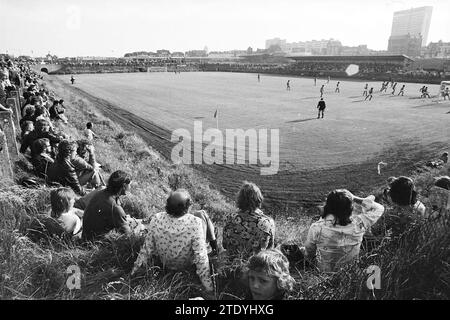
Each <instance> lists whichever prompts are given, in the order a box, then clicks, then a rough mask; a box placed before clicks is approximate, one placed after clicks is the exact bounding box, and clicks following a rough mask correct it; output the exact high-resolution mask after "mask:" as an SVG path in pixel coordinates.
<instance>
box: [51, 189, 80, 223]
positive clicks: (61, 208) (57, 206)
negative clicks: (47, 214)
mask: <svg viewBox="0 0 450 320" xmlns="http://www.w3.org/2000/svg"><path fill="white" fill-rule="evenodd" d="M72 199H75V193H74V192H73V190H72V189H70V188H58V189H55V190H52V191H50V203H51V205H52V217H53V218H59V217H60V216H61V214H62V213H64V212H67V211H69V209H70V201H71V200H72Z"/></svg>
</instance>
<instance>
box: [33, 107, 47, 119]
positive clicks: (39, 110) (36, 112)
mask: <svg viewBox="0 0 450 320" xmlns="http://www.w3.org/2000/svg"><path fill="white" fill-rule="evenodd" d="M44 113H45V107H43V106H36V107H35V109H34V116H35V117H36V118H37V117H39V116H40V115H42V114H44Z"/></svg>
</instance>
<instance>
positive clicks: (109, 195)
mask: <svg viewBox="0 0 450 320" xmlns="http://www.w3.org/2000/svg"><path fill="white" fill-rule="evenodd" d="M130 185H131V176H130V175H129V174H127V173H125V172H123V171H120V170H119V171H115V172H113V173H112V174H111V176H110V177H109V180H108V184H107V187H106V189H103V190H100V191H97V190H96V191H95V194H94V195H93V197H92V198H91V199H90V201H89V202H88V203H87V206H86V209H85V211H84V216H83V228H84V231H83V239H84V240H89V241H93V240H97V239H98V238H100V237H102V236H104V235H105V234H106V233H108V232H109V231H111V230H117V231H119V232H122V233H131V232H132V229H131V228H130V225H129V221H128V219H127V216H126V214H125V212H124V210H123V208H122V206H121V202H120V197H121V196H123V195H125V194H126V193H127V192H128V191H129V190H130Z"/></svg>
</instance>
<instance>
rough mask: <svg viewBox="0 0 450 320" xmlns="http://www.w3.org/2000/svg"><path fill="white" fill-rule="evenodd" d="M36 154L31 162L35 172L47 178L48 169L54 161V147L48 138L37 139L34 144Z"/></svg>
mask: <svg viewBox="0 0 450 320" xmlns="http://www.w3.org/2000/svg"><path fill="white" fill-rule="evenodd" d="M32 149H33V154H34V156H33V157H32V158H31V163H32V164H33V167H34V173H35V174H36V175H37V176H38V177H39V178H43V179H45V180H47V171H48V168H49V166H50V165H51V164H52V163H53V162H54V159H53V158H52V156H51V151H52V147H51V146H50V141H49V140H48V139H47V138H41V139H37V140H35V141H34V142H33V145H32Z"/></svg>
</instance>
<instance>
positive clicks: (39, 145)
mask: <svg viewBox="0 0 450 320" xmlns="http://www.w3.org/2000/svg"><path fill="white" fill-rule="evenodd" d="M49 144H50V140H49V139H47V138H40V139H37V140H34V142H33V145H32V146H31V149H32V150H33V152H32V153H33V154H35V155H38V154H41V153H42V152H43V151H44V150H45V149H47V145H49Z"/></svg>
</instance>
